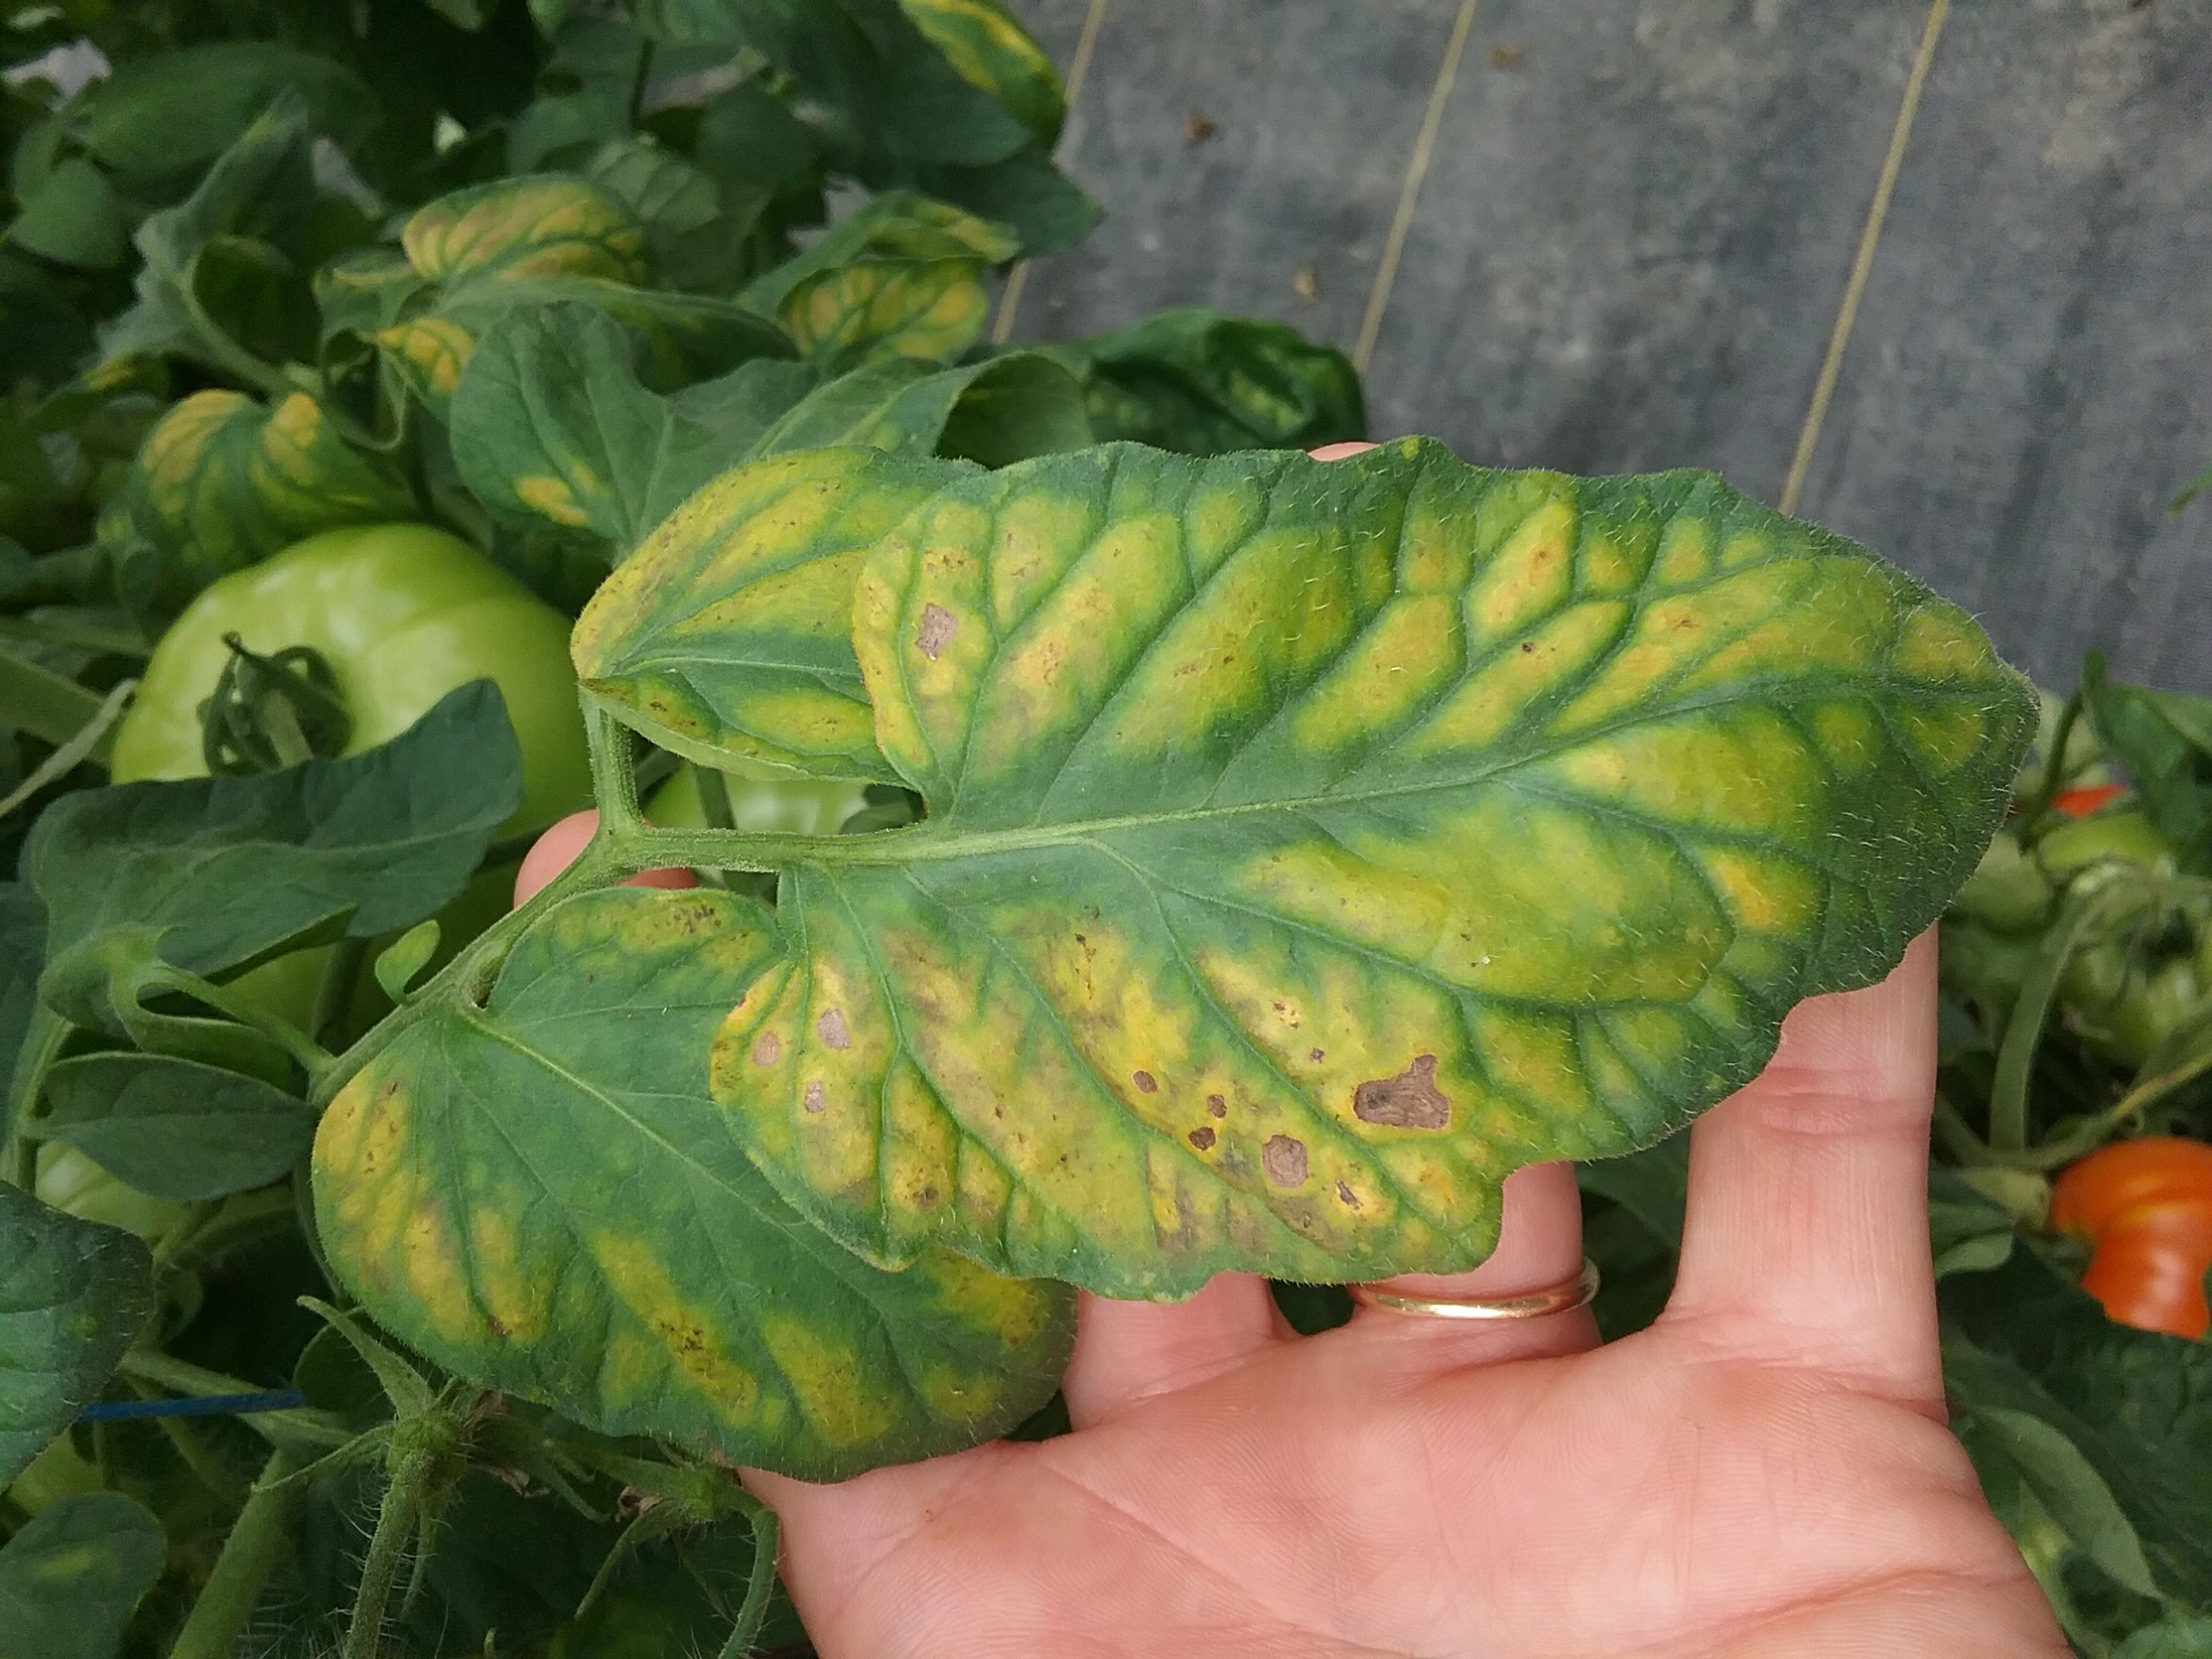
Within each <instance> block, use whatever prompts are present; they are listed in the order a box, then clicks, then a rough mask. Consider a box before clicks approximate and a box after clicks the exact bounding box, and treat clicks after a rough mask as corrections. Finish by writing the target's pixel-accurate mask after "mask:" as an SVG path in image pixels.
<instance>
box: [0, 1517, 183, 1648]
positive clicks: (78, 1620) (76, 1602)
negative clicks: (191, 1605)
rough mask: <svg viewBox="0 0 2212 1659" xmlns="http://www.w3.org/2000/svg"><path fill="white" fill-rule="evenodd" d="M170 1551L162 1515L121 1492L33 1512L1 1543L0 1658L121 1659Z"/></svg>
mask: <svg viewBox="0 0 2212 1659" xmlns="http://www.w3.org/2000/svg"><path fill="white" fill-rule="evenodd" d="M167 1553H168V1552H167V1546H166V1545H165V1544H164V1542H163V1541H162V1538H161V1522H158V1521H156V1520H155V1518H154V1517H153V1516H151V1515H150V1514H149V1513H148V1512H147V1510H146V1509H145V1508H144V1506H143V1505H142V1504H139V1503H138V1502H137V1499H135V1498H126V1497H125V1496H124V1495H123V1494H122V1493H121V1492H78V1493H75V1494H73V1495H71V1496H70V1497H67V1498H62V1499H60V1500H59V1501H58V1502H57V1503H55V1504H53V1505H52V1506H51V1507H50V1508H48V1509H46V1510H42V1511H41V1512H40V1513H39V1514H37V1515H35V1516H32V1517H31V1519H30V1520H29V1521H28V1522H26V1523H25V1524H24V1527H23V1529H22V1530H21V1532H19V1533H17V1534H15V1536H14V1537H13V1538H11V1539H9V1541H8V1543H7V1546H6V1547H5V1548H0V1659H116V1656H117V1655H118V1654H119V1653H121V1652H122V1650H123V1635H124V1629H125V1626H127V1625H128V1624H129V1623H130V1622H131V1613H133V1612H134V1611H136V1610H137V1606H138V1603H139V1602H140V1601H143V1599H144V1598H145V1595H146V1592H147V1591H148V1590H150V1589H153V1588H154V1581H155V1579H156V1578H159V1577H161V1563H162V1559H163V1558H164V1557H165V1556H166V1555H167Z"/></svg>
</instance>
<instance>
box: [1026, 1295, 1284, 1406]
mask: <svg viewBox="0 0 2212 1659" xmlns="http://www.w3.org/2000/svg"><path fill="white" fill-rule="evenodd" d="M1077 1306H1078V1314H1077V1324H1076V1330H1075V1355H1074V1358H1072V1359H1071V1360H1069V1362H1068V1366H1067V1374H1066V1376H1065V1377H1064V1378H1063V1379H1062V1380H1061V1382H1060V1392H1061V1393H1062V1394H1063V1395H1066V1399H1067V1420H1068V1421H1069V1422H1070V1423H1073V1425H1075V1426H1076V1427H1077V1428H1079V1429H1081V1428H1087V1427H1089V1426H1090V1425H1091V1424H1093V1423H1100V1422H1103V1421H1105V1420H1106V1419H1108V1418H1110V1417H1115V1416H1118V1415H1119V1414H1120V1413H1123V1412H1125V1411H1127V1410H1128V1409H1129V1408H1130V1407H1132V1406H1135V1405H1138V1404H1139V1403H1141V1402H1142V1401H1146V1400H1150V1399H1152V1398H1154V1397H1155V1396H1157V1395H1164V1394H1173V1393H1175V1392H1176V1391H1177V1390H1178V1389H1188V1388H1190V1387H1193V1386H1194V1385H1195V1384H1197V1383H1203V1382H1206V1380H1208V1379H1209V1378H1212V1377H1215V1376H1220V1375H1221V1373H1222V1372H1224V1371H1225V1370H1229V1369H1230V1368H1231V1367H1232V1366H1234V1365H1237V1364H1242V1363H1243V1361H1244V1360H1246V1359H1248V1358H1250V1357H1251V1356H1252V1355H1253V1354H1255V1353H1256V1352H1259V1351H1260V1350H1261V1348H1264V1347H1267V1346H1269V1345H1270V1344H1272V1343H1274V1342H1278V1341H1282V1340H1286V1339H1288V1337H1289V1336H1290V1335H1291V1331H1290V1328H1289V1326H1288V1325H1287V1324H1286V1323H1285V1322H1284V1320H1283V1317H1282V1316H1281V1315H1280V1314H1279V1313H1278V1312H1277V1311H1276V1310H1275V1298H1274V1297H1273V1295H1272V1294H1271V1293H1270V1292H1269V1291H1268V1289H1267V1280H1266V1279H1260V1278H1256V1277H1255V1276H1254V1275H1252V1274H1250V1273H1221V1274H1218V1275H1217V1276H1216V1277H1215V1278H1213V1279H1211V1280H1209V1281H1208V1282H1207V1284H1206V1288H1205V1289H1203V1290H1201V1291H1199V1293H1198V1294H1197V1295H1196V1296H1194V1297H1191V1298H1190V1300H1189V1301H1188V1302H1117V1301H1115V1300H1114V1299H1112V1298H1111V1297H1103V1296H1092V1295H1091V1294H1089V1293H1088V1292H1085V1294H1084V1296H1083V1297H1082V1298H1081V1300H1080V1301H1079V1304H1077Z"/></svg>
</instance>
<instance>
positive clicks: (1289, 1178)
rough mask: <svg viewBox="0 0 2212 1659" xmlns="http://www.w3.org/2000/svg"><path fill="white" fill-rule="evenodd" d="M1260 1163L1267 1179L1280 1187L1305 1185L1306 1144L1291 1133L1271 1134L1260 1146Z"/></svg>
mask: <svg viewBox="0 0 2212 1659" xmlns="http://www.w3.org/2000/svg"><path fill="white" fill-rule="evenodd" d="M1260 1164H1261V1167H1262V1168H1263V1169H1265V1170H1267V1179H1268V1180H1270V1181H1272V1182H1274V1183H1275V1184H1276V1185H1277V1186H1278V1187H1303V1186H1304V1185H1305V1181H1306V1144H1305V1142H1304V1141H1303V1140H1299V1139H1295V1138H1293V1137H1291V1136H1290V1135H1269V1136H1268V1137H1267V1145H1266V1146H1262V1147H1261V1148H1260Z"/></svg>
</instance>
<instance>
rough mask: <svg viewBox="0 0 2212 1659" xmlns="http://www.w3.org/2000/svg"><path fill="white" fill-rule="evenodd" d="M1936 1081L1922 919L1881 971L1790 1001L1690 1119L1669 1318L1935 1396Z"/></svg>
mask: <svg viewBox="0 0 2212 1659" xmlns="http://www.w3.org/2000/svg"><path fill="white" fill-rule="evenodd" d="M1935 1095H1936V939H1935V935H1934V933H1933V932H1932V931H1930V932H1929V933H1924V934H1923V935H1922V936H1921V937H1920V938H1919V939H1916V940H1915V941H1914V942H1913V944H1912V945H1911V948H1910V949H1909V950H1907V951H1905V960H1904V962H1903V963H1901V964H1899V967H1898V969H1897V970H1896V971H1895V972H1894V973H1893V974H1891V975H1890V976H1889V977H1888V978H1887V979H1886V980H1884V981H1882V982H1881V984H1879V985H1875V986H1870V987H1868V988H1867V989H1865V990H1863V991H1848V992H1844V993H1842V994H1838V995H1833V996H1825V997H1815V998H1814V999H1812V1000H1810V1001H1808V1002H1805V1003H1802V1004H1801V1005H1800V1006H1798V1007H1797V1008H1796V1010H1795V1011H1793V1012H1791V1014H1790V1018H1789V1019H1788V1020H1787V1021H1786V1022H1784V1025H1783V1028H1782V1046H1781V1048H1779V1049H1778V1051H1777V1052H1776V1054H1775V1056H1774V1059H1773V1060H1772V1061H1771V1062H1770V1063H1769V1064H1768V1066H1767V1067H1766V1069H1765V1071H1764V1072H1762V1073H1759V1077H1758V1078H1757V1079H1754V1080H1753V1082H1751V1083H1750V1084H1748V1085H1746V1086H1745V1087H1744V1088H1742V1089H1741V1090H1739V1091H1737V1092H1736V1093H1735V1095H1733V1096H1731V1097H1729V1099H1727V1100H1724V1101H1723V1102H1722V1103H1720V1104H1719V1105H1718V1106H1716V1107H1715V1108H1713V1109H1712V1110H1711V1111H1710V1112H1708V1113H1707V1114H1706V1115H1705V1118H1704V1119H1703V1120H1702V1121H1700V1122H1699V1124H1698V1126H1697V1127H1696V1129H1695V1130H1693V1131H1692V1134H1691V1139H1690V1194H1689V1212H1688V1218H1687V1220H1686V1224H1685V1225H1684V1228H1683V1235H1682V1258H1681V1265H1680V1269H1679V1271H1678V1273H1677V1275H1676V1278H1675V1283H1674V1295H1673V1297H1671V1298H1670V1299H1669V1301H1668V1304H1667V1317H1668V1320H1669V1321H1670V1322H1675V1323H1676V1324H1678V1325H1680V1324H1683V1323H1684V1322H1694V1323H1695V1324H1697V1325H1699V1326H1701V1327H1703V1328H1705V1331H1706V1332H1707V1333H1709V1334H1711V1335H1713V1336H1715V1337H1717V1340H1720V1341H1721V1342H1722V1343H1723V1345H1725V1346H1728V1347H1729V1348H1730V1349H1733V1350H1736V1351H1739V1352H1749V1353H1751V1354H1752V1355H1753V1356H1755V1357H1757V1358H1762V1359H1767V1360H1771V1361H1774V1362H1778V1363H1785V1364H1811V1365H1814V1366H1818V1367H1821V1368H1825V1369H1831V1370H1839V1371H1843V1372H1845V1373H1848V1374H1850V1375H1851V1376H1854V1377H1855V1378H1857V1379H1858V1380H1860V1381H1862V1382H1863V1383H1867V1384H1869V1385H1871V1386H1874V1387H1877V1388H1880V1389H1883V1390H1884V1391H1886V1392H1895V1393H1897V1394H1899V1395H1903V1396H1905V1397H1907V1398H1911V1399H1916V1400H1923V1401H1925V1400H1934V1399H1937V1398H1939V1397H1940V1392H1941V1388H1942V1382H1941V1377H1940V1374H1939V1371H1938V1368H1937V1363H1936V1287H1935V1279H1934V1275H1933V1272H1932V1270H1931V1268H1930V1267H1929V1244H1928V1121H1929V1116H1930V1115H1931V1114H1932V1112H1933V1110H1934V1104H1935Z"/></svg>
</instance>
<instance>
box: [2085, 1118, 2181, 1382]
mask: <svg viewBox="0 0 2212 1659" xmlns="http://www.w3.org/2000/svg"><path fill="white" fill-rule="evenodd" d="M2051 1225H2052V1226H2054V1227H2056V1228H2058V1229H2059V1230H2060V1231H2064V1232H2072V1233H2080V1234H2082V1235H2085V1236H2086V1237H2087V1238H2088V1239H2089V1240H2090V1242H2091V1243H2093V1245H2094V1246H2095V1249H2094V1251H2093V1253H2092V1255H2090V1258H2089V1269H2088V1272H2087V1273H2085V1274H2083V1275H2082V1279H2081V1284H2082V1286H2083V1288H2084V1289H2086V1290H2087V1291H2088V1292H2089V1293H2090V1294H2091V1295H2092V1296H2093V1297H2096V1298H2097V1300H2098V1301H2100V1302H2101V1303H2103V1304H2105V1311H2106V1313H2107V1314H2108V1315H2110V1316H2112V1318H2114V1319H2116V1320H2118V1321H2119V1322H2121V1323H2122V1324H2124V1325H2134V1326H2137V1327H2139V1328H2142V1329H2143V1330H2148V1331H2171V1332H2172V1334H2174V1335H2176V1336H2185V1337H2188V1338H2191V1340H2195V1339H2197V1338H2199V1337H2202V1336H2203V1334H2204V1333H2205V1331H2206V1329H2207V1328H2208V1327H2212V1308H2208V1307H2207V1306H2206V1304H2205V1300H2204V1273H2205V1270H2206V1269H2207V1268H2208V1267H2212V1146H2207V1145H2206V1144H2205V1143H2204V1142H2203V1141H2201V1140H2189V1139H2183V1138H2181V1137H2179V1136H2175V1135H2145V1136H2143V1137H2142V1138H2141V1139H2136V1140H2121V1141H2115V1142H2114V1143H2113V1144H2112V1146H2106V1147H2104V1148H2102V1149H2100V1151H2097V1152H2092V1153H2090V1154H2089V1156H2088V1157H2087V1158H2083V1159H2082V1160H2081V1162H2080V1163H2078V1164H2074V1165H2073V1166H2072V1167H2071V1168H2069V1170H2067V1171H2066V1172H2065V1173H2064V1174H2063V1175H2062V1176H2059V1177H2058V1180H2057V1182H2056V1183H2055V1184H2054V1185H2053V1186H2052V1188H2051Z"/></svg>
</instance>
